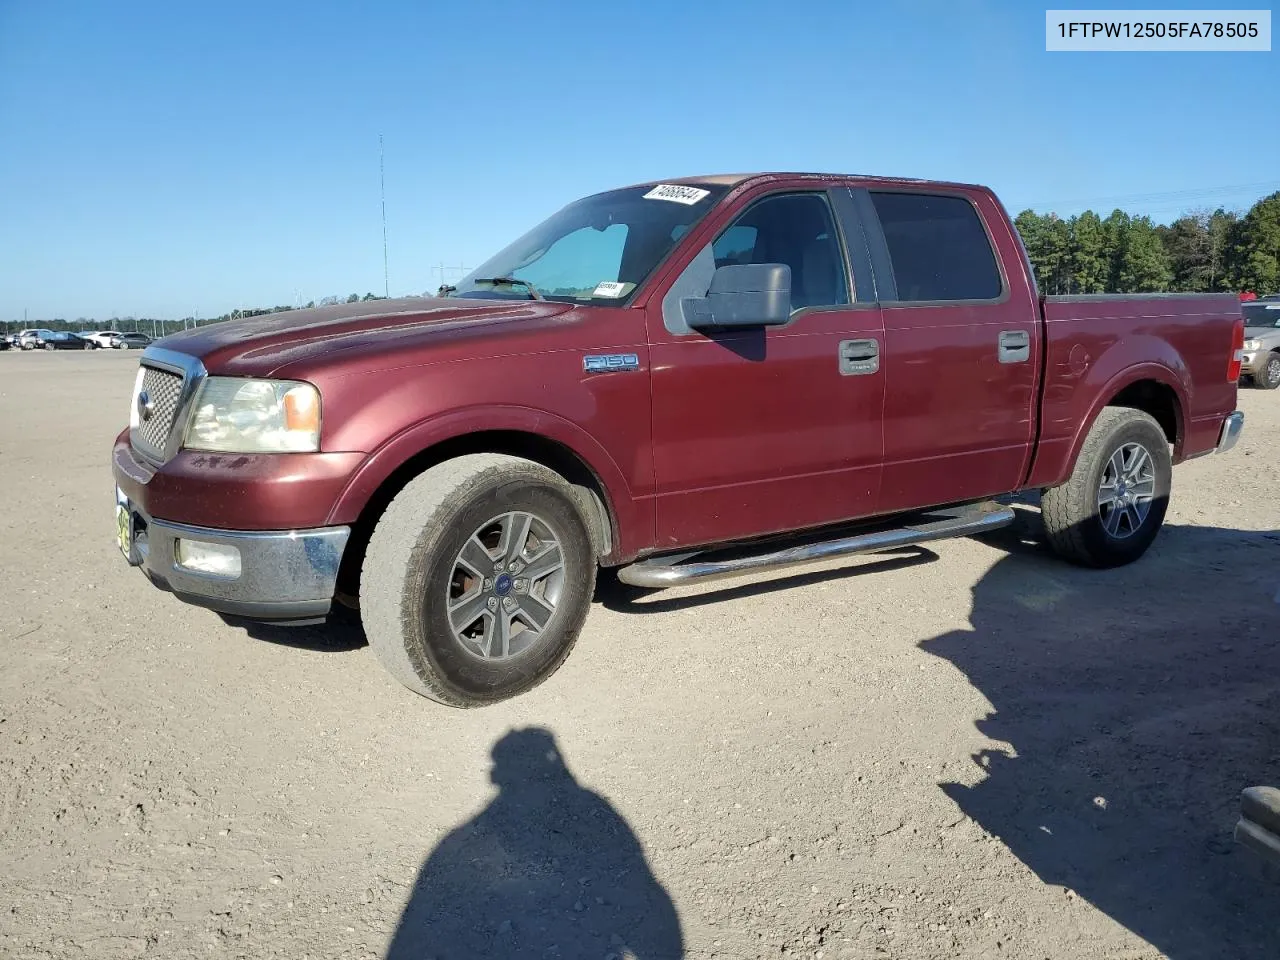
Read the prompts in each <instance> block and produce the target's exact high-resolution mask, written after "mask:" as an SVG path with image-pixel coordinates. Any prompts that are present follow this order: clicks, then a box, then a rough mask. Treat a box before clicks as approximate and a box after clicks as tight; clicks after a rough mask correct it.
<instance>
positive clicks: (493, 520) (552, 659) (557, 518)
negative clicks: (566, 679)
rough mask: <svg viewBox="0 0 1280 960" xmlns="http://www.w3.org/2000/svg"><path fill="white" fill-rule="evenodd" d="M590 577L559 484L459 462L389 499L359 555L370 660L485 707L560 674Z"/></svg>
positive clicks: (489, 457)
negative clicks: (361, 557) (362, 553)
mask: <svg viewBox="0 0 1280 960" xmlns="http://www.w3.org/2000/svg"><path fill="white" fill-rule="evenodd" d="M595 578H596V558H595V552H594V550H593V548H592V539H591V534H590V531H589V530H588V527H587V523H586V521H585V520H584V519H583V517H582V515H581V513H580V512H579V510H578V508H577V507H576V506H575V503H574V498H573V493H572V489H571V488H570V486H569V485H568V484H567V483H566V482H565V481H564V480H563V479H562V478H561V477H560V476H559V475H557V474H556V473H554V472H552V471H551V470H548V469H547V468H546V467H543V466H541V465H540V464H537V463H533V462H532V461H529V460H523V459H519V458H516V457H509V456H503V455H499V454H470V455H467V456H463V457H458V458H457V459H454V460H449V461H446V462H445V463H442V464H439V465H437V466H435V467H431V468H430V469H428V470H427V471H425V472H424V473H422V474H421V475H419V476H418V477H416V478H415V479H413V480H411V481H410V482H409V483H408V485H406V486H405V488H404V489H403V490H402V491H400V493H399V494H398V495H397V496H396V497H395V499H394V500H392V501H391V504H390V505H389V506H388V507H387V510H386V512H385V513H384V514H383V515H382V517H381V519H380V520H379V521H378V525H377V526H376V527H375V528H374V531H373V536H372V537H371V538H370V540H369V546H368V549H367V551H366V553H365V560H364V566H363V568H362V570H361V578H360V580H361V585H360V612H361V618H362V620H363V621H364V628H365V633H366V635H367V636H368V639H369V645H370V647H372V649H373V652H374V653H375V654H376V655H377V657H378V659H379V661H381V663H382V665H383V666H384V667H386V669H387V670H388V671H389V672H390V673H391V674H392V675H393V676H394V677H395V678H396V679H397V680H399V681H400V682H401V683H403V684H404V685H405V686H406V687H408V688H409V689H410V690H412V691H414V692H415V693H418V694H421V695H422V696H424V697H428V698H429V699H432V700H435V701H437V702H439V703H443V704H446V705H448V706H454V707H477V706H484V705H486V704H490V703H496V702H498V701H500V700H506V699H509V698H511V697H514V696H517V695H518V694H521V693H525V692H526V691H528V690H531V689H532V688H533V687H535V686H537V685H538V684H540V683H542V682H543V681H544V680H546V679H547V678H548V677H550V676H551V675H552V674H553V673H555V672H556V670H558V669H559V668H560V666H561V664H563V663H564V661H565V659H566V658H567V657H568V656H569V652H570V651H571V650H572V649H573V645H574V643H575V642H576V641H577V639H578V634H579V633H580V632H581V630H582V625H583V622H584V621H585V620H586V617H587V612H588V610H589V608H590V604H591V597H592V594H593V592H594V589H595Z"/></svg>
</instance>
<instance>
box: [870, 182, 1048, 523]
mask: <svg viewBox="0 0 1280 960" xmlns="http://www.w3.org/2000/svg"><path fill="white" fill-rule="evenodd" d="M853 200H854V205H855V207H856V208H857V209H858V211H859V213H860V215H861V217H862V220H863V222H864V225H865V230H866V233H867V235H868V240H869V245H870V249H871V256H872V261H873V264H874V266H875V278H876V285H877V289H878V291H879V296H880V301H881V307H882V317H883V322H884V337H885V350H884V358H883V367H884V372H885V412H884V423H885V456H884V473H883V476H882V479H881V492H880V498H879V503H878V508H879V512H881V513H889V512H893V511H897V510H909V509H913V508H918V507H926V506H934V505H937V504H943V503H949V502H955V501H959V500H967V499H976V498H980V497H987V496H992V495H995V494H999V493H1006V492H1008V491H1011V490H1015V489H1017V488H1018V487H1019V486H1020V485H1021V482H1022V478H1023V477H1024V476H1025V473H1026V469H1027V465H1028V461H1029V458H1030V455H1031V450H1032V446H1033V444H1034V440H1035V426H1036V407H1037V385H1038V383H1039V375H1040V363H1041V360H1040V357H1041V345H1040V336H1041V333H1040V322H1039V312H1038V310H1039V307H1038V304H1037V301H1036V299H1035V296H1034V294H1033V293H1032V290H1031V288H1030V286H1029V284H1028V282H1027V279H1026V278H1025V276H1023V274H1022V272H1021V269H1020V267H1018V268H1011V269H1010V270H1006V269H1004V268H1003V264H1010V265H1020V264H1021V263H1022V258H1021V254H1020V253H1019V252H1018V248H1017V241H1016V238H1014V237H1013V236H1012V235H1011V233H1010V230H1009V227H1008V219H1007V217H1006V216H1005V215H1004V212H1003V210H1002V209H1001V208H1000V206H999V204H997V203H996V202H995V200H994V198H993V197H992V196H991V195H990V194H989V193H987V192H985V191H977V190H976V191H973V192H968V191H965V190H962V189H959V188H957V189H955V190H949V189H936V190H925V189H919V190H917V189H912V188H907V187H898V186H896V185H895V186H894V187H892V188H885V187H871V188H869V189H855V190H854V191H853ZM1015 269H1016V272H1014V270H1015Z"/></svg>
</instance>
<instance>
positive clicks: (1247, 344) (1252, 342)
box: [1244, 340, 1262, 351]
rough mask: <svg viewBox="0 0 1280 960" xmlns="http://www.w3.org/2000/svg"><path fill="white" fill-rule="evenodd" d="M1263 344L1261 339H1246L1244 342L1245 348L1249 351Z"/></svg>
mask: <svg viewBox="0 0 1280 960" xmlns="http://www.w3.org/2000/svg"><path fill="white" fill-rule="evenodd" d="M1261 346H1262V341H1261V340H1246V341H1245V342H1244V348H1245V349H1246V350H1249V351H1253V350H1257V349H1258V348H1259V347H1261Z"/></svg>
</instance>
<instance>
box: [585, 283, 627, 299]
mask: <svg viewBox="0 0 1280 960" xmlns="http://www.w3.org/2000/svg"><path fill="white" fill-rule="evenodd" d="M627 286H628V284H625V283H616V282H614V281H613V280H605V281H603V282H601V283H598V284H596V288H595V289H594V290H592V291H591V295H592V296H593V297H615V298H616V297H623V296H626V294H627Z"/></svg>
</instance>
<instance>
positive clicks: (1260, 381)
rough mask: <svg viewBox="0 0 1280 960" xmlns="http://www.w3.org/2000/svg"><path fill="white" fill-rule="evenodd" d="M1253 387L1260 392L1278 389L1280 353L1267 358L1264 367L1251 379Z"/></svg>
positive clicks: (1279, 382)
mask: <svg viewBox="0 0 1280 960" xmlns="http://www.w3.org/2000/svg"><path fill="white" fill-rule="evenodd" d="M1253 385H1254V386H1255V387H1258V388H1260V389H1262V390H1274V389H1276V387H1280V352H1276V353H1272V354H1271V355H1270V356H1269V357H1267V363H1266V366H1264V367H1263V368H1262V369H1261V370H1260V371H1259V372H1258V375H1257V376H1256V377H1254V378H1253Z"/></svg>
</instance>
